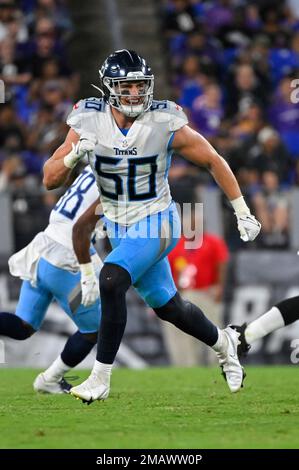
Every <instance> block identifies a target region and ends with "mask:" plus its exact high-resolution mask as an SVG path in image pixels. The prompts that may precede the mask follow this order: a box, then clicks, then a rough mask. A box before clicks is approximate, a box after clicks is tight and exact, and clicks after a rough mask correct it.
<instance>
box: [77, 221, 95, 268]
mask: <svg viewBox="0 0 299 470" xmlns="http://www.w3.org/2000/svg"><path fill="white" fill-rule="evenodd" d="M92 230H93V229H92V227H91V226H90V225H87V226H85V227H84V226H82V225H76V224H75V225H74V227H73V247H74V251H75V254H76V256H77V259H78V262H79V264H86V263H90V262H91V258H90V253H89V248H90V238H91V234H92Z"/></svg>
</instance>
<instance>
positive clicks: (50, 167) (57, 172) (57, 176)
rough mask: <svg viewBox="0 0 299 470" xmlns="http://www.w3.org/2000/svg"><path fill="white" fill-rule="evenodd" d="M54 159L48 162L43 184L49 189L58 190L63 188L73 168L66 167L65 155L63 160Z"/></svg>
mask: <svg viewBox="0 0 299 470" xmlns="http://www.w3.org/2000/svg"><path fill="white" fill-rule="evenodd" d="M55 153H56V152H55ZM54 155H55V154H54ZM54 155H53V157H54ZM53 157H51V158H50V159H49V160H47V161H46V163H45V164H44V169H43V171H44V178H43V184H44V186H45V187H46V188H47V189H56V188H59V187H60V186H62V185H63V184H64V183H65V181H66V180H67V178H68V176H69V175H70V173H71V171H72V169H71V168H67V167H66V166H65V164H64V160H63V157H64V155H62V157H61V159H57V158H53Z"/></svg>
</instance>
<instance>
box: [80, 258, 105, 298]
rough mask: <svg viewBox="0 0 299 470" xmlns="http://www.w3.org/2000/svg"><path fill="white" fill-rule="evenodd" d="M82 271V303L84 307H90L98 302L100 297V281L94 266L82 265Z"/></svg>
mask: <svg viewBox="0 0 299 470" xmlns="http://www.w3.org/2000/svg"><path fill="white" fill-rule="evenodd" d="M80 271H81V290H82V300H81V303H82V304H83V305H84V307H88V306H89V305H92V304H94V303H95V302H96V300H97V299H99V297H100V287H99V280H98V278H97V277H96V274H95V271H94V268H93V264H92V263H86V264H80Z"/></svg>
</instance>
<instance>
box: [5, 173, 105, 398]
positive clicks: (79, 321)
mask: <svg viewBox="0 0 299 470" xmlns="http://www.w3.org/2000/svg"><path fill="white" fill-rule="evenodd" d="M97 199H98V190H97V187H96V184H95V178H94V176H93V173H92V171H91V169H90V168H86V169H84V171H83V172H82V173H81V174H80V175H79V176H78V177H77V179H76V180H75V181H74V183H73V184H72V185H71V186H70V187H69V189H68V190H67V191H66V193H65V194H64V195H63V196H62V197H61V198H60V199H59V201H58V202H57V204H56V206H55V207H54V209H53V210H52V212H51V214H50V221H49V225H48V226H47V228H46V229H45V230H44V231H43V232H40V233H39V234H37V235H36V237H35V238H34V239H33V240H32V242H31V243H30V244H29V245H27V246H26V247H25V248H23V249H22V250H21V251H19V252H17V253H15V254H14V255H13V256H12V257H11V258H10V259H9V269H10V273H11V274H12V275H13V276H17V277H20V278H21V279H23V283H22V288H21V293H20V298H19V301H18V305H17V309H16V313H15V314H12V313H6V312H1V313H0V335H4V336H8V337H10V338H14V339H18V340H24V339H26V338H29V337H30V336H31V335H32V334H33V333H35V332H36V331H37V330H39V328H40V326H41V323H42V321H43V320H44V317H45V315H46V312H47V309H48V307H49V305H50V303H51V301H52V300H53V299H56V301H57V302H58V303H59V305H60V306H61V308H62V309H63V310H64V311H65V312H66V313H67V315H69V317H70V318H71V319H72V320H73V321H74V323H75V324H76V325H77V327H78V331H77V332H76V333H75V334H74V335H72V336H71V337H70V338H69V339H68V341H67V343H66V345H65V347H64V349H63V351H62V353H61V354H60V355H59V356H58V358H57V359H56V360H55V361H54V363H53V364H52V365H51V366H50V367H49V368H48V369H47V370H46V371H45V372H43V373H41V374H39V375H38V376H37V378H36V380H35V381H34V389H35V390H36V391H43V392H48V393H63V392H67V391H69V389H70V388H71V385H70V384H68V383H67V382H66V380H65V379H64V374H65V373H66V372H67V371H68V370H69V369H71V368H72V367H75V366H76V365H77V364H79V363H80V362H81V361H82V360H83V359H84V358H85V357H86V356H87V354H88V353H89V352H90V351H91V349H92V348H93V346H94V344H95V343H96V341H97V330H98V326H99V320H100V304H99V299H98V298H97V299H94V301H93V302H92V305H90V306H88V307H85V306H84V305H82V304H81V305H80V297H81V289H80V273H79V265H78V261H77V258H76V256H75V254H74V251H73V245H72V229H73V225H74V223H75V222H76V220H77V219H78V218H79V217H80V216H81V215H82V214H83V213H84V212H85V211H86V210H87V209H88V208H89V207H90V206H91V205H93V203H94V202H95V201H96V200H97ZM90 252H91V254H92V258H93V265H92V267H93V266H94V265H95V269H93V273H94V276H96V274H95V272H96V270H98V274H99V270H100V268H101V266H102V262H101V260H100V258H99V257H98V255H97V254H96V252H95V249H94V248H90ZM82 281H83V282H84V278H83V279H82ZM87 282H88V280H87ZM96 285H98V281H96ZM78 298H79V300H78Z"/></svg>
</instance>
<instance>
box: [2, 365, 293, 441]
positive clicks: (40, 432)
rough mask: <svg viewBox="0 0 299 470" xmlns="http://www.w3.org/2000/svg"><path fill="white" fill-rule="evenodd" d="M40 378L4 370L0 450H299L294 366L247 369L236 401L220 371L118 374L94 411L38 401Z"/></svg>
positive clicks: (61, 401)
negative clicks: (36, 382) (35, 385)
mask: <svg viewBox="0 0 299 470" xmlns="http://www.w3.org/2000/svg"><path fill="white" fill-rule="evenodd" d="M36 373H37V371H34V370H28V369H27V370H26V369H5V368H2V369H1V370H0V378H1V379H0V448H93V449H94V448H96V449H105V448H106V449H126V448H131V449H132V448H137V449H138V448H144V449H150V448H157V449H163V448H165V449H175V448H181V449H189V448H193V449H195V448H197V449H204V448H299V432H298V423H299V400H298V391H299V374H298V367H297V366H291V367H260V368H258V367H255V368H253V367H247V378H246V381H245V383H246V386H245V388H244V389H243V390H242V391H241V392H239V393H237V394H235V395H232V394H231V393H230V392H229V390H228V388H227V386H226V384H225V382H224V380H223V379H222V377H221V376H220V375H219V373H218V369H216V368H212V369H204V368H192V369H174V368H165V369H148V370H143V371H134V370H127V369H118V370H115V371H114V373H113V376H112V391H111V395H110V397H109V399H108V400H107V401H105V402H96V403H94V404H92V405H90V406H87V405H83V404H82V403H81V401H77V400H75V399H74V398H73V397H71V396H68V395H63V396H53V395H51V396H50V395H36V394H35V393H34V392H33V390H32V385H31V384H32V381H33V379H34V377H35V375H36ZM79 375H80V377H81V378H85V377H86V376H87V375H88V373H87V371H84V372H82V373H80V374H79ZM75 383H79V380H76V382H75Z"/></svg>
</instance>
